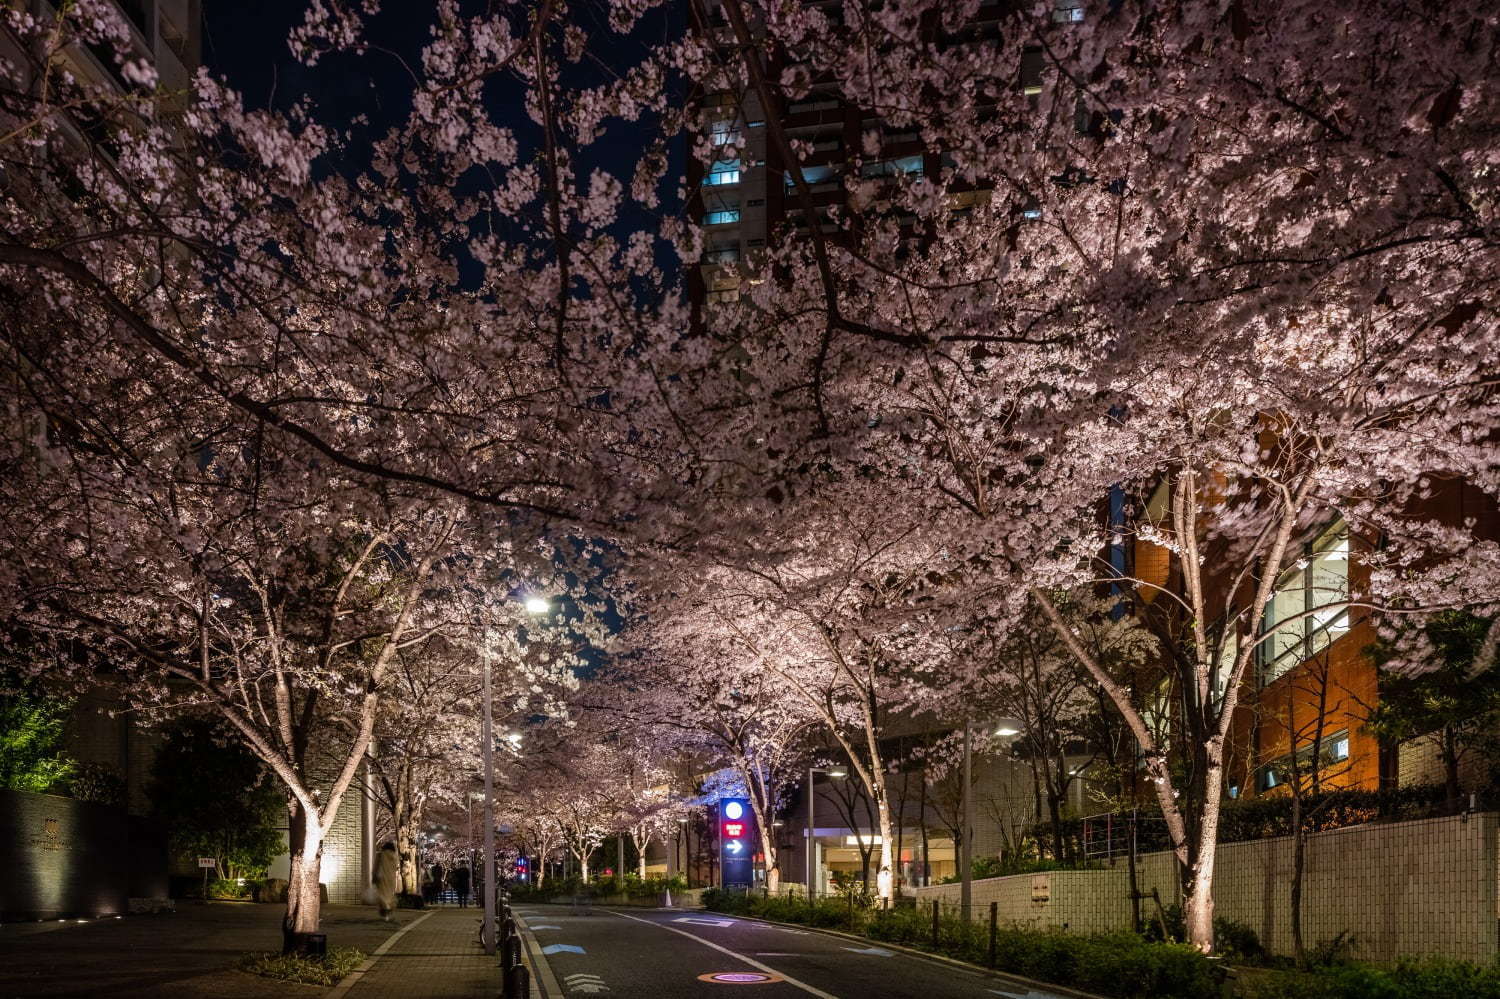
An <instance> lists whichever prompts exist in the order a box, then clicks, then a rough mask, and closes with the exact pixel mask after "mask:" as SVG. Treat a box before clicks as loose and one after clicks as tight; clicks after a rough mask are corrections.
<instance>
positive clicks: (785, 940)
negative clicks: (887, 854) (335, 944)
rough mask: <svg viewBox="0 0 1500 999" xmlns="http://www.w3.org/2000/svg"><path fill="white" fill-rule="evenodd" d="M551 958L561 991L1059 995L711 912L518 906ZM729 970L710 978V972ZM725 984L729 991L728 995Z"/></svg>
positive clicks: (660, 998)
mask: <svg viewBox="0 0 1500 999" xmlns="http://www.w3.org/2000/svg"><path fill="white" fill-rule="evenodd" d="M516 915H517V917H518V918H519V919H520V921H521V922H522V923H523V924H524V925H525V926H526V927H527V929H528V930H529V931H530V932H531V935H532V936H533V937H534V938H535V940H536V943H537V945H538V947H539V948H540V949H541V950H542V952H543V954H544V955H545V956H544V957H543V960H545V961H546V962H547V964H548V965H549V966H550V968H551V971H552V974H553V977H554V978H555V979H556V983H557V985H558V987H559V991H560V992H561V995H555V994H552V993H551V991H550V990H549V991H548V992H547V999H568V997H573V996H588V995H601V996H602V995H608V996H630V997H642V999H679V997H685V996H694V997H696V996H721V997H723V999H731V997H732V996H734V995H735V993H736V992H737V991H738V990H739V989H740V987H741V986H744V985H752V984H753V985H755V989H754V991H753V992H751V993H750V996H747V997H745V999H751V997H753V999H807V997H808V996H815V997H817V999H887V997H889V999H896V997H907V996H910V997H920V999H958V997H965V999H969V997H975V996H984V997H987V999H993V997H997V996H998V997H1002V999H1003V997H1011V999H1063V997H1061V996H1059V995H1057V994H1055V993H1051V992H1038V991H1033V990H1032V989H1030V988H1028V987H1027V986H1025V985H1023V984H1021V983H1018V982H1014V981H1011V980H1008V979H1005V978H1004V977H1001V976H993V975H987V974H980V973H976V972H969V971H966V970H964V969H962V968H955V967H952V966H949V965H944V964H942V963H939V962H935V961H929V960H925V959H923V958H920V957H916V956H913V955H909V954H905V953H902V952H900V951H896V950H893V949H890V948H885V947H881V946H880V945H879V944H877V943H875V942H873V941H855V940H850V939H848V938H846V937H837V936H832V935H829V934H824V933H819V932H817V931H815V930H805V929H801V928H797V927H789V926H777V925H774V924H770V923H762V922H758V921H756V920H749V919H735V918H732V917H730V916H721V915H718V914H717V913H711V912H685V911H682V910H675V909H602V908H598V907H595V908H593V910H592V911H591V912H587V913H585V912H581V911H575V910H573V909H572V908H571V907H570V906H566V905H522V906H520V907H519V908H518V909H517V910H516ZM715 975H720V976H729V977H728V978H721V979H719V980H712V978H711V976H715ZM726 992H727V993H728V994H727V995H726Z"/></svg>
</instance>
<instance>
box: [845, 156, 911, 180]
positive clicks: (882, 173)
mask: <svg viewBox="0 0 1500 999" xmlns="http://www.w3.org/2000/svg"><path fill="white" fill-rule="evenodd" d="M921 173H922V157H921V156H920V155H918V156H900V157H897V158H896V159H893V160H877V161H875V162H874V163H866V164H865V165H864V166H862V167H860V168H859V175H860V176H861V177H896V176H899V175H901V174H907V175H909V176H915V175H920V174H921Z"/></svg>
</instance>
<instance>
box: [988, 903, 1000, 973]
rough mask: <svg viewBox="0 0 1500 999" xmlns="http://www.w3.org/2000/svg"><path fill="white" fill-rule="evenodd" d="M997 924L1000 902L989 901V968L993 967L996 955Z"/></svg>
mask: <svg viewBox="0 0 1500 999" xmlns="http://www.w3.org/2000/svg"><path fill="white" fill-rule="evenodd" d="M999 926H1000V903H999V902H991V903H990V967H991V968H993V967H994V966H995V960H996V957H997V955H996V953H995V945H996V943H997V939H996V938H997V934H998V932H999Z"/></svg>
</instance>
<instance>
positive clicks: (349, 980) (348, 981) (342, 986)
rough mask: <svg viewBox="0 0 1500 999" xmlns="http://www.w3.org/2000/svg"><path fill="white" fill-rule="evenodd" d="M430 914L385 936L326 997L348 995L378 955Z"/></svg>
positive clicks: (373, 965) (342, 998)
mask: <svg viewBox="0 0 1500 999" xmlns="http://www.w3.org/2000/svg"><path fill="white" fill-rule="evenodd" d="M433 911H435V910H433ZM430 915H432V911H428V912H424V913H422V914H421V915H420V916H418V917H417V918H416V919H413V920H412V921H411V922H409V923H407V924H406V925H405V926H403V927H401V928H400V929H399V930H397V931H396V932H395V933H392V934H391V935H390V936H388V937H386V938H385V943H383V944H381V945H380V946H379V947H376V948H375V953H373V954H371V955H370V956H369V958H368V959H367V960H366V961H365V963H364V964H361V965H360V966H359V967H357V968H355V969H354V970H353V971H351V972H349V974H347V975H345V976H344V980H343V981H341V982H339V983H338V984H337V985H335V986H334V987H333V991H332V992H330V993H328V996H327V999H344V996H346V995H348V993H349V990H350V989H352V988H354V985H355V983H356V982H358V981H359V980H360V979H361V978H363V977H364V976H365V972H367V971H369V970H370V969H371V968H373V967H375V961H376V960H377V959H378V958H379V957H380V955H382V954H384V953H385V952H386V951H388V950H390V949H391V945H392V944H394V943H395V942H396V941H397V940H400V939H401V937H402V935H403V934H405V933H406V931H407V930H409V929H411V928H412V927H414V926H416V925H417V924H418V923H420V922H421V921H422V920H424V919H426V918H427V917H428V916H430Z"/></svg>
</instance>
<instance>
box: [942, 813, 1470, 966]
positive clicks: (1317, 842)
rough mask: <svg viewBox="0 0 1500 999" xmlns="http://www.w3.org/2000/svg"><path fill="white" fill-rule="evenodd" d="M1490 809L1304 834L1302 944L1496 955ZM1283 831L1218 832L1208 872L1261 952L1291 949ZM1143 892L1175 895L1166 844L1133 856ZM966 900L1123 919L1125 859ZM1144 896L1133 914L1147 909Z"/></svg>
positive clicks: (1082, 925) (1089, 925)
mask: <svg viewBox="0 0 1500 999" xmlns="http://www.w3.org/2000/svg"><path fill="white" fill-rule="evenodd" d="M1497 859H1500V815H1497V813H1494V812H1481V813H1477V814H1474V815H1469V816H1462V815H1458V816H1452V817H1448V818H1440V819H1425V820H1422V821H1418V822H1399V823H1380V824H1371V825H1364V826H1351V827H1349V828H1346V829H1335V830H1332V831H1329V832H1324V833H1316V834H1314V835H1312V836H1310V837H1309V838H1308V847H1307V868H1306V874H1305V878H1304V884H1303V900H1304V902H1303V917H1302V918H1303V938H1304V940H1306V941H1307V943H1309V944H1313V943H1316V942H1317V941H1319V940H1324V939H1331V938H1332V937H1334V936H1336V935H1337V934H1338V933H1340V932H1341V931H1348V932H1349V933H1351V934H1353V935H1354V938H1355V946H1354V953H1355V954H1356V955H1357V956H1359V957H1363V958H1366V959H1368V960H1374V961H1391V960H1394V959H1396V958H1397V957H1400V956H1402V955H1408V954H1410V955H1418V954H1442V955H1446V956H1449V957H1454V958H1460V959H1464V960H1470V961H1479V962H1485V963H1488V962H1492V961H1494V960H1495V959H1496V957H1497V956H1500V922H1497V918H1500V883H1497V879H1500V864H1497ZM1291 871H1292V839H1291V837H1281V838H1277V839H1266V840H1253V841H1249V842H1244V843H1226V844H1224V845H1222V846H1221V847H1220V848H1219V858H1218V874H1217V876H1216V878H1215V881H1214V905H1215V909H1216V911H1217V914H1218V915H1220V916H1224V917H1226V918H1229V919H1233V920H1235V921H1237V922H1241V923H1245V924H1246V925H1248V926H1250V927H1251V928H1253V929H1254V930H1255V931H1256V933H1258V934H1259V935H1260V938H1261V942H1262V943H1264V944H1265V945H1266V946H1267V947H1269V948H1270V949H1271V950H1272V951H1274V952H1277V953H1282V954H1288V953H1290V952H1291V950H1292V939H1291V901H1290V885H1291ZM1138 880H1139V884H1140V887H1141V890H1142V891H1145V892H1149V891H1151V889H1152V888H1155V889H1156V890H1157V891H1158V892H1159V893H1160V894H1161V896H1162V898H1163V900H1164V901H1171V900H1175V899H1176V897H1177V876H1176V870H1175V866H1174V864H1173V861H1172V857H1171V855H1170V854H1168V853H1155V854H1146V855H1145V856H1143V857H1142V858H1141V860H1140V865H1139V875H1138ZM973 892H974V895H973V897H974V904H975V908H976V911H977V912H980V913H982V912H985V911H987V910H988V908H989V903H990V902H992V901H995V902H998V903H999V915H1000V918H1001V920H1002V921H1004V922H1007V923H1012V924H1019V925H1027V926H1034V927H1038V928H1059V929H1068V930H1071V931H1074V932H1081V933H1088V932H1100V931H1106V930H1112V929H1124V928H1127V927H1128V926H1129V925H1130V894H1129V883H1128V877H1127V874H1126V870H1125V865H1124V863H1123V862H1121V863H1120V864H1119V865H1118V866H1116V867H1113V868H1108V869H1105V870H1098V871H1054V872H1051V873H1049V874H1040V875H1015V876H1013V877H1007V878H990V879H986V880H983V881H976V882H974V888H973ZM913 894H915V895H916V896H917V898H918V899H919V900H928V899H932V898H939V899H942V900H943V901H944V902H945V903H947V904H957V901H958V895H959V886H958V885H940V886H934V887H931V888H918V889H916V890H915V891H914V892H913ZM1150 909H1151V903H1150V902H1146V903H1145V906H1144V908H1143V910H1142V912H1143V915H1145V914H1147V913H1149V911H1150Z"/></svg>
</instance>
